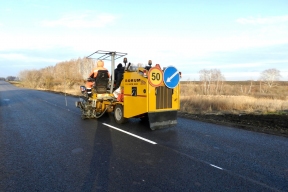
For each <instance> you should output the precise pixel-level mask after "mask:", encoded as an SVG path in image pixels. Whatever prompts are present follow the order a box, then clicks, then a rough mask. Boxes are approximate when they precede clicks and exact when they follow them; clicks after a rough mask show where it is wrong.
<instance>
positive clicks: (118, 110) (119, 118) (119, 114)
mask: <svg viewBox="0 0 288 192" xmlns="http://www.w3.org/2000/svg"><path fill="white" fill-rule="evenodd" d="M123 115H124V110H123V105H120V104H117V105H116V106H115V109H114V118H115V121H116V123H118V124H123V123H126V122H127V121H128V119H127V118H125V117H124V116H123Z"/></svg>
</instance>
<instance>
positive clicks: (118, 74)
mask: <svg viewBox="0 0 288 192" xmlns="http://www.w3.org/2000/svg"><path fill="white" fill-rule="evenodd" d="M123 73H124V67H123V66H122V63H119V64H118V65H117V68H116V69H115V70H114V82H115V89H117V88H118V87H119V86H120V84H121V81H122V79H123Z"/></svg>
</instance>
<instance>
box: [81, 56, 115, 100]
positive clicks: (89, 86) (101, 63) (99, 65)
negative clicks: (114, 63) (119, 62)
mask: <svg viewBox="0 0 288 192" xmlns="http://www.w3.org/2000/svg"><path fill="white" fill-rule="evenodd" d="M99 70H107V69H106V68H105V67H104V61H102V60H98V61H97V65H96V67H95V68H94V69H93V71H92V72H91V73H90V75H89V77H90V78H94V79H95V78H96V77H97V74H98V71H99ZM107 71H108V70H107ZM108 76H109V77H110V74H109V72H108ZM93 85H94V81H87V82H86V88H87V93H88V95H89V96H91V94H92V91H91V89H92V86H93Z"/></svg>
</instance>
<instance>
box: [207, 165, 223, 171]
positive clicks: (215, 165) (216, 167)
mask: <svg viewBox="0 0 288 192" xmlns="http://www.w3.org/2000/svg"><path fill="white" fill-rule="evenodd" d="M210 165H211V166H212V167H215V168H217V169H220V170H223V169H222V168H221V167H218V166H216V165H213V164H210Z"/></svg>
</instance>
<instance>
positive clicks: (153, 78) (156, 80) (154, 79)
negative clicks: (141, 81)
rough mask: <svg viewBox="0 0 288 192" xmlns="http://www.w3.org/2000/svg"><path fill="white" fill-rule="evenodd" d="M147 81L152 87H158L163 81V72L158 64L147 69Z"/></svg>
mask: <svg viewBox="0 0 288 192" xmlns="http://www.w3.org/2000/svg"><path fill="white" fill-rule="evenodd" d="M148 81H149V83H150V85H151V86H153V87H158V86H160V85H161V84H162V83H163V72H162V70H161V68H160V66H157V65H156V66H155V67H152V68H151V69H150V70H149V72H148Z"/></svg>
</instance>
